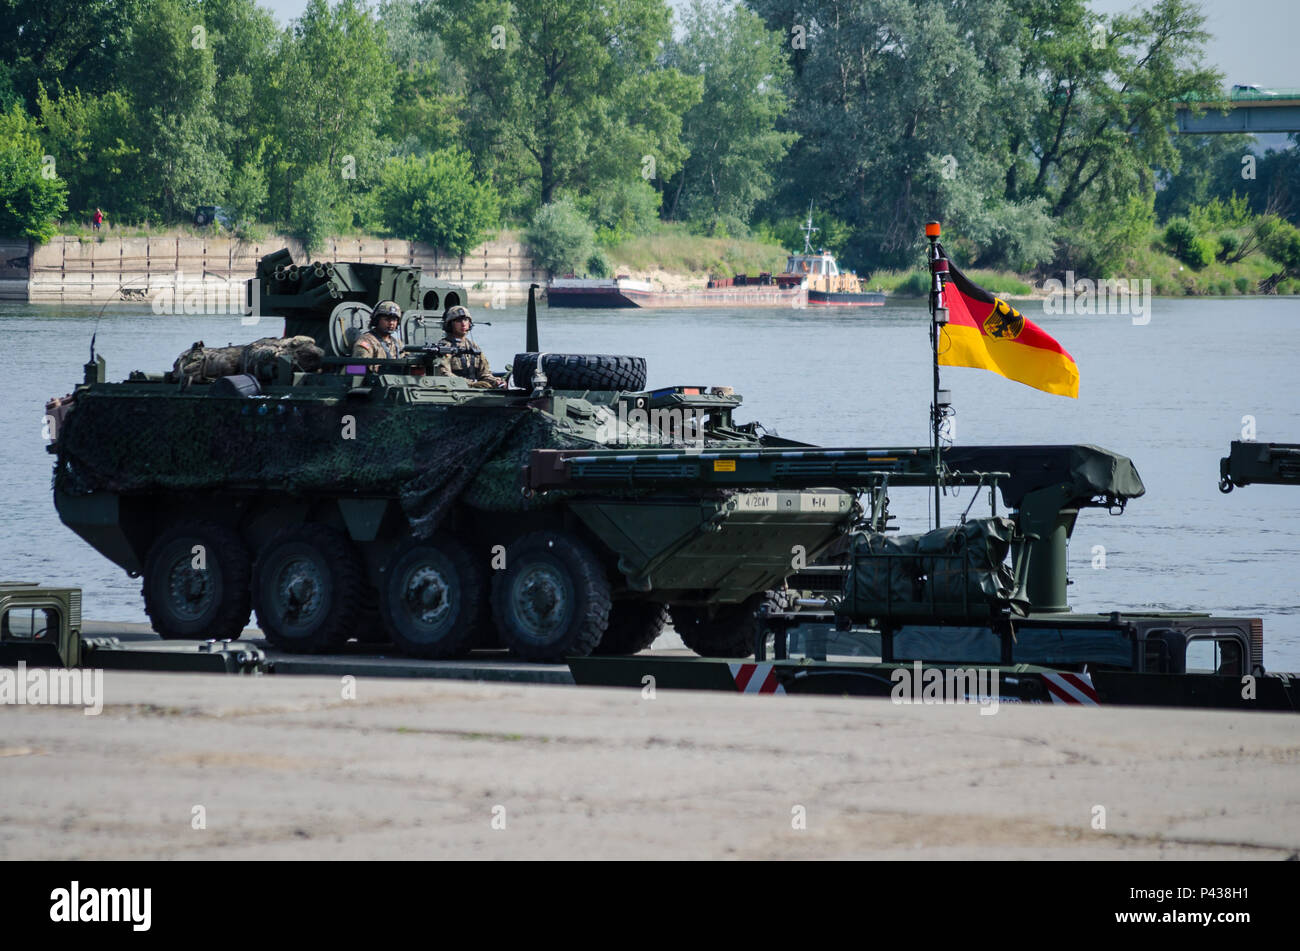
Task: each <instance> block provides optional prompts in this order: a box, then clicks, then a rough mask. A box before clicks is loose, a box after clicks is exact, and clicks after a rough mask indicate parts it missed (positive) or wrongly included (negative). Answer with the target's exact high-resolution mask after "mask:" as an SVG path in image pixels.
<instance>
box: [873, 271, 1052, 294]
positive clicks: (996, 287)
mask: <svg viewBox="0 0 1300 951" xmlns="http://www.w3.org/2000/svg"><path fill="white" fill-rule="evenodd" d="M963 273H965V275H966V276H967V277H969V278H970V279H971V280H972V281H974V282H975V283H976V284H978V285H979V286H980V287H983V288H986V289H987V290H990V291H992V292H993V293H994V294H1002V295H1003V296H1006V297H1031V296H1033V294H1034V286H1033V285H1032V284H1030V283H1029V279H1028V278H1024V277H1021V276H1020V275H1018V274H1011V273H1009V272H1007V271H985V270H981V269H979V268H972V269H971V270H969V271H965V272H963ZM864 283H865V285H866V286H867V287H868V288H870V289H871V290H873V291H874V290H881V291H884V292H886V293H887V294H891V295H893V296H895V297H924V296H925V295H926V293H927V292H928V291H929V289H930V284H929V281H928V280H927V278H926V274H925V272H924V271H921V270H917V271H877V272H876V273H875V274H873V275H871V279H870V280H868V281H866V282H864Z"/></svg>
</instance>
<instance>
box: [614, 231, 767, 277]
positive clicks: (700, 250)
mask: <svg viewBox="0 0 1300 951" xmlns="http://www.w3.org/2000/svg"><path fill="white" fill-rule="evenodd" d="M786 253H787V251H786V249H785V248H783V247H781V246H780V245H779V244H769V243H767V242H763V241H752V240H748V239H743V238H708V237H704V236H703V235H698V234H691V232H690V231H688V230H687V228H686V226H685V225H680V224H663V225H661V226H660V227H659V228H657V229H656V230H655V231H654V232H653V233H651V234H648V235H643V236H641V237H637V238H631V239H629V240H627V241H624V242H622V243H621V244H617V245H614V246H613V247H612V248H609V249H608V250H607V251H606V254H608V256H609V260H610V262H611V263H612V264H613V265H614V269H615V272H616V273H619V272H623V271H650V270H661V271H668V272H670V273H674V274H681V275H684V276H695V277H707V276H708V275H710V274H717V275H719V276H721V277H731V276H733V275H736V274H758V273H760V272H762V271H770V272H778V271H781V270H784V268H785V256H786Z"/></svg>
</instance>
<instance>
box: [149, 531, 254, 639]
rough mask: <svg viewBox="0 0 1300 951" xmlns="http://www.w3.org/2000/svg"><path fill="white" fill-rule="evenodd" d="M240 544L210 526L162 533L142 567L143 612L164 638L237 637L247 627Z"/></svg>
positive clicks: (245, 565) (245, 561) (245, 566)
mask: <svg viewBox="0 0 1300 951" xmlns="http://www.w3.org/2000/svg"><path fill="white" fill-rule="evenodd" d="M249 561H250V560H249V557H248V550H247V549H246V548H245V547H244V543H243V542H241V541H240V540H239V536H238V535H236V534H235V533H234V532H232V531H231V530H230V529H228V528H223V527H222V526H220V525H214V524H212V523H211V522H182V523H181V524H179V525H175V526H173V527H172V528H170V529H168V530H167V531H165V532H163V533H162V535H160V536H159V537H158V539H157V541H155V542H154V543H153V547H151V548H150V549H149V555H148V557H146V558H145V563H144V585H143V586H142V588H141V591H142V593H143V594H144V610H145V613H146V614H148V615H149V622H150V623H151V624H152V625H153V629H154V630H155V631H157V632H158V634H159V635H161V636H162V637H164V638H171V637H197V638H209V637H212V638H216V639H218V640H223V639H225V638H233V637H238V636H239V632H240V631H242V630H243V629H244V626H245V625H246V624H247V623H248V615H249V610H250V605H249V576H250V572H251V566H250V564H249Z"/></svg>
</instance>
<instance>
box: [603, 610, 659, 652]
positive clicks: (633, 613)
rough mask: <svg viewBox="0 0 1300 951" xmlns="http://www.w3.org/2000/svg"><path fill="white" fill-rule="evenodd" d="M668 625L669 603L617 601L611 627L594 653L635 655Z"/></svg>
mask: <svg viewBox="0 0 1300 951" xmlns="http://www.w3.org/2000/svg"><path fill="white" fill-rule="evenodd" d="M667 624H668V605H666V604H659V603H657V602H654V601H615V602H614V608H613V610H612V611H610V613H609V627H607V628H606V629H605V635H604V636H603V637H602V638H601V639H600V643H599V644H597V645H596V649H595V650H593V651H592V653H593V654H636V653H639V652H641V651H643V650H645V649H646V648H647V647H649V646H650V645H651V644H653V643H654V642H655V640H656V639H658V637H659V635H660V634H662V633H663V632H664V627H665V626H666V625H667Z"/></svg>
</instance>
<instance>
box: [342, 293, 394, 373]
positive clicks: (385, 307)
mask: <svg viewBox="0 0 1300 951" xmlns="http://www.w3.org/2000/svg"><path fill="white" fill-rule="evenodd" d="M401 319H402V308H400V307H398V306H397V302H396V301H391V300H385V301H380V302H379V303H378V304H376V305H375V309H374V310H372V311H371V312H370V329H369V330H368V331H366V332H365V333H363V334H362V335H361V336H360V337H358V338H357V342H356V343H354V344H353V345H352V356H354V357H369V358H370V359H372V360H396V359H398V358H399V357H401V355H402V343H401V341H400V340H399V339H398V338H397V322H398V321H399V320H401Z"/></svg>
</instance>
